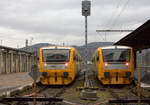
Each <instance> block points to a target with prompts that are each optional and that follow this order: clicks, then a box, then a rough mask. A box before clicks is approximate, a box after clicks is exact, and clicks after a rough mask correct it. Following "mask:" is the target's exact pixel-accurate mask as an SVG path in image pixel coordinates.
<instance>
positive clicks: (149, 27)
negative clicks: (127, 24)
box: [114, 20, 150, 50]
mask: <svg viewBox="0 0 150 105" xmlns="http://www.w3.org/2000/svg"><path fill="white" fill-rule="evenodd" d="M114 45H125V46H131V47H133V48H134V49H136V50H142V49H147V48H150V20H148V21H147V22H145V23H144V24H143V25H141V26H140V27H138V28H137V29H136V30H134V31H133V32H132V33H130V34H128V35H127V36H125V37H124V38H122V39H120V40H119V41H118V42H116V43H115V44H114Z"/></svg>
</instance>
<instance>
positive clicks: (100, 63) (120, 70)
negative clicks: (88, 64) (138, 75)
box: [92, 46, 134, 85]
mask: <svg viewBox="0 0 150 105" xmlns="http://www.w3.org/2000/svg"><path fill="white" fill-rule="evenodd" d="M92 62H93V70H94V72H95V74H96V76H97V78H98V80H100V82H101V83H102V84H104V85H106V84H108V85H109V84H131V83H132V81H133V68H134V63H133V49H132V48H131V47H128V46H107V47H100V48H98V49H97V50H96V51H95V53H94V54H93V57H92Z"/></svg>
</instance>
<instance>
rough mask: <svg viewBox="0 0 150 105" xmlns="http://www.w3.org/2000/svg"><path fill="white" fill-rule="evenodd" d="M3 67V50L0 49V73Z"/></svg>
mask: <svg viewBox="0 0 150 105" xmlns="http://www.w3.org/2000/svg"><path fill="white" fill-rule="evenodd" d="M2 69H3V52H2V50H0V74H2Z"/></svg>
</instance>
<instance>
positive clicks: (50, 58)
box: [42, 49, 70, 62]
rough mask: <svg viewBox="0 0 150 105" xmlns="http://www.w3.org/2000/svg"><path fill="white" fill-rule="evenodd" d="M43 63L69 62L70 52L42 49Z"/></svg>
mask: <svg viewBox="0 0 150 105" xmlns="http://www.w3.org/2000/svg"><path fill="white" fill-rule="evenodd" d="M42 56H43V62H66V61H69V56H70V50H66V49H44V50H42Z"/></svg>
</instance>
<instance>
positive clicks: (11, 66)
mask: <svg viewBox="0 0 150 105" xmlns="http://www.w3.org/2000/svg"><path fill="white" fill-rule="evenodd" d="M10 58H11V59H10V71H11V72H12V73H13V72H15V71H14V61H13V52H11V53H10Z"/></svg>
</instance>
